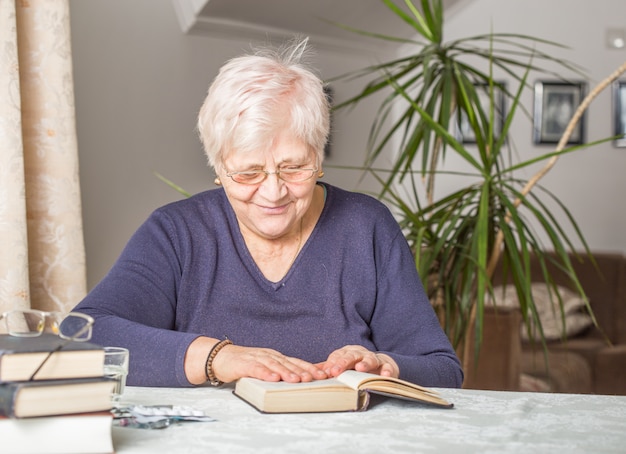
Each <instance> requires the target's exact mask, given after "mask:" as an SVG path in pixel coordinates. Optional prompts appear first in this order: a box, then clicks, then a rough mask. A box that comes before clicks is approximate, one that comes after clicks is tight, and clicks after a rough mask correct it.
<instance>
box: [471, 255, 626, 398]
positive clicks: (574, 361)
mask: <svg viewBox="0 0 626 454" xmlns="http://www.w3.org/2000/svg"><path fill="white" fill-rule="evenodd" d="M581 256H582V254H581ZM593 256H594V258H595V261H596V263H597V268H596V267H595V266H594V264H593V262H592V261H591V260H589V258H588V257H584V259H583V260H582V261H578V259H574V257H573V256H572V261H573V265H574V268H575V270H576V274H577V276H578V279H579V281H580V283H581V285H582V287H583V289H584V291H585V293H586V295H587V297H588V299H589V303H590V305H591V308H592V311H593V314H594V316H595V318H596V320H597V326H595V324H594V323H593V320H592V318H591V317H590V316H589V314H588V312H587V311H586V309H585V308H584V307H583V305H582V302H580V298H579V299H578V302H576V300H575V297H576V296H577V295H575V292H573V290H574V288H573V286H572V284H571V282H569V279H568V278H567V276H566V275H565V274H564V273H563V272H562V271H560V270H559V269H558V268H557V267H556V266H553V265H550V266H549V268H550V272H551V274H552V275H553V277H554V280H555V283H556V284H557V285H558V286H559V288H558V289H559V292H560V294H561V295H562V296H563V298H562V301H563V304H564V306H565V307H566V308H567V311H568V315H567V316H566V329H567V331H568V334H567V336H566V337H565V338H563V336H562V333H563V323H562V320H561V317H560V312H559V311H558V309H557V313H558V314H557V315H556V320H557V321H558V323H556V324H555V326H558V329H559V332H558V333H557V334H556V335H554V333H546V334H550V336H549V337H550V339H549V340H548V341H547V352H546V351H545V350H544V349H543V346H542V345H541V343H540V342H537V341H534V340H533V337H532V335H530V336H529V335H528V331H527V329H526V327H525V326H524V325H523V322H522V317H521V312H520V311H519V303H518V302H517V301H516V298H517V297H516V296H515V295H514V294H513V293H512V292H506V293H505V292H503V294H506V295H507V296H506V297H503V298H502V299H501V300H498V298H497V295H498V292H499V291H500V290H501V289H502V287H506V286H507V285H508V284H509V283H508V282H504V276H503V274H504V273H503V271H502V269H501V268H500V267H499V268H498V269H497V271H496V273H495V274H494V286H497V288H496V301H495V304H494V305H493V306H492V307H489V308H487V309H486V311H485V316H484V325H483V342H482V346H481V350H480V354H479V355H478V360H477V361H475V362H472V363H471V364H468V365H466V381H465V384H464V386H465V387H467V388H477V389H500V390H523V391H540V392H563V393H593V394H619V395H626V258H625V257H624V256H623V255H621V254H617V253H594V254H593ZM531 277H532V281H533V282H534V283H536V284H533V295H534V296H535V295H536V294H535V290H536V291H537V292H540V291H541V290H542V289H543V291H544V293H545V292H546V291H547V287H546V286H545V284H544V283H543V276H542V273H541V270H540V268H539V266H538V264H537V262H536V261H535V262H533V264H532V265H531ZM540 296H541V295H540ZM535 297H536V298H538V297H537V296H535ZM539 299H540V298H539ZM553 315H554V313H553ZM570 319H571V320H572V321H575V323H572V324H570V323H569V321H570ZM542 320H543V318H542ZM581 320H582V322H581ZM546 325H549V323H546ZM570 325H571V326H570ZM548 331H549V330H548ZM531 334H532V333H531Z"/></svg>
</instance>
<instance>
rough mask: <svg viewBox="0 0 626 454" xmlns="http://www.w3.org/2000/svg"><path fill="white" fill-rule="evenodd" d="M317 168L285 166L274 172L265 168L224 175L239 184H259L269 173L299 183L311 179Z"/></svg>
mask: <svg viewBox="0 0 626 454" xmlns="http://www.w3.org/2000/svg"><path fill="white" fill-rule="evenodd" d="M318 170H319V169H318V168H317V167H312V168H302V167H286V168H284V169H278V170H276V171H275V172H268V171H267V170H262V169H258V170H244V171H242V172H228V173H227V174H226V176H227V177H229V178H231V179H232V180H233V181H234V182H235V183H240V184H261V183H263V182H264V181H265V179H266V178H267V177H268V176H270V175H276V176H277V177H278V178H280V179H281V180H283V181H285V182H287V183H301V182H303V181H306V180H309V179H311V178H312V177H313V175H315V172H317V171H318Z"/></svg>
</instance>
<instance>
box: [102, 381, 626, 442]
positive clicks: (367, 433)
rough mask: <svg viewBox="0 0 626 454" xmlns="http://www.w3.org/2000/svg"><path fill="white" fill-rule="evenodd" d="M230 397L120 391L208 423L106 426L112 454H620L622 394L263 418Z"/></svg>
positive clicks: (462, 392) (476, 399)
mask: <svg viewBox="0 0 626 454" xmlns="http://www.w3.org/2000/svg"><path fill="white" fill-rule="evenodd" d="M232 389H233V388H232V386H229V385H226V386H224V387H221V388H209V387H201V388H192V389H173V388H138V387H127V388H126V392H125V394H124V401H125V402H127V403H133V404H141V405H157V404H175V405H187V406H192V407H194V408H196V409H200V410H203V411H205V412H206V413H207V414H208V415H210V416H213V417H214V418H216V419H217V421H214V422H185V423H182V424H179V425H174V426H170V427H169V428H167V429H162V430H145V429H130V428H122V427H113V441H114V446H115V449H116V452H117V454H126V453H145V454H147V453H150V454H153V453H156V452H167V453H191V454H193V453H202V454H205V453H208V452H210V453H212V454H220V453H228V454H231V453H237V454H241V453H252V452H254V453H268V454H276V453H283V452H289V453H299V452H307V453H311V452H317V453H353V452H354V453H359V454H366V453H388V452H389V453H397V452H410V453H422V452H425V453H429V452H433V453H447V452H454V453H457V452H462V453H472V452H480V453H517V452H524V453H529V452H530V453H532V454H540V453H546V452H548V453H553V452H556V453H560V452H562V453H568V454H569V453H591V452H593V453H600V452H602V453H604V452H620V453H624V452H626V396H597V395H581V394H578V395H574V394H544V393H525V392H502V391H480V390H468V389H439V390H438V391H439V392H440V393H441V394H442V396H443V397H445V398H446V399H448V400H450V401H451V402H453V403H454V405H455V408H454V409H451V410H447V409H438V408H430V407H424V406H419V405H415V404H413V403H410V402H405V401H401V400H398V399H384V398H376V399H374V402H373V405H372V406H371V407H370V408H369V409H368V410H367V411H365V412H358V413H318V414H273V415H270V414H262V413H259V412H258V411H256V410H255V409H253V408H252V407H251V406H249V405H248V404H247V403H245V402H243V401H242V400H240V399H239V398H237V397H235V396H234V395H233V394H232Z"/></svg>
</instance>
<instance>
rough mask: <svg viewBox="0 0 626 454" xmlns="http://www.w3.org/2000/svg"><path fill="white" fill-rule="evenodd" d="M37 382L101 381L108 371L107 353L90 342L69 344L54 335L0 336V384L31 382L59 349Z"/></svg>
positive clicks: (38, 376) (43, 369) (37, 378)
mask: <svg viewBox="0 0 626 454" xmlns="http://www.w3.org/2000/svg"><path fill="white" fill-rule="evenodd" d="M65 342H67V344H66V345H63V348H62V349H61V350H59V351H55V352H54V353H53V354H52V356H51V357H50V358H49V359H48V361H46V363H45V365H44V366H43V367H42V368H41V370H40V371H39V372H38V373H37V375H36V376H35V377H34V380H49V379H61V378H82V377H99V376H102V375H103V371H104V349H103V348H102V347H100V346H99V345H95V344H92V343H90V342H74V341H70V342H68V341H67V340H66V339H62V338H60V337H58V336H55V335H54V334H48V333H44V334H42V335H41V336H38V337H13V336H9V335H7V334H2V335H0V382H10V381H24V380H28V379H29V378H30V377H31V375H32V374H33V372H34V371H35V370H37V367H39V365H40V364H41V363H42V362H43V361H44V359H45V358H46V356H47V355H48V353H49V352H50V351H53V350H54V349H56V348H57V347H58V346H59V345H62V344H63V343H65Z"/></svg>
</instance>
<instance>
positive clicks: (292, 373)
mask: <svg viewBox="0 0 626 454" xmlns="http://www.w3.org/2000/svg"><path fill="white" fill-rule="evenodd" d="M216 342H219V340H217V339H210V338H207V337H199V338H197V339H196V340H194V341H193V342H192V343H191V345H190V346H189V348H188V350H187V356H186V357H185V373H186V374H187V379H188V380H189V381H190V383H192V384H196V385H199V384H202V383H204V382H206V371H205V364H206V358H207V356H208V355H209V352H210V350H211V348H212V347H213V346H214V345H215V343H216ZM212 366H213V373H214V374H215V376H216V377H217V379H218V380H220V381H223V382H224V383H230V382H233V381H235V380H237V379H239V378H241V377H253V378H258V379H260V380H264V381H274V382H276V381H281V380H282V381H286V382H290V383H297V382H310V381H313V380H321V379H324V378H327V375H326V373H325V372H324V371H323V370H322V369H320V368H318V367H317V366H315V365H314V364H312V363H309V362H308V361H304V360H302V359H299V358H293V357H289V356H285V355H283V354H282V353H280V352H278V351H276V350H272V349H269V348H258V347H242V346H239V345H226V346H225V347H223V348H222V349H221V350H220V351H219V353H218V354H217V355H216V356H215V358H214V359H213V365H212Z"/></svg>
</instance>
